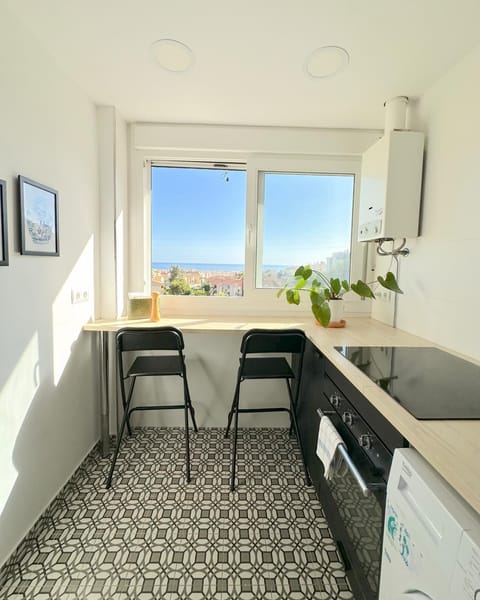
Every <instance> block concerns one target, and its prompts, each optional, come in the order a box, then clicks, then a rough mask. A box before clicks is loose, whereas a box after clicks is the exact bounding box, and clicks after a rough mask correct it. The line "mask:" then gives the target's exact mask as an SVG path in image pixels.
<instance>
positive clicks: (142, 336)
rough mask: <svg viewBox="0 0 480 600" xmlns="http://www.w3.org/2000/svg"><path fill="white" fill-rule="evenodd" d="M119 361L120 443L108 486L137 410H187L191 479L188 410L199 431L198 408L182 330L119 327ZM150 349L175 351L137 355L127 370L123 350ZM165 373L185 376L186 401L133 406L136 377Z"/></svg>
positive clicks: (184, 390) (188, 465)
mask: <svg viewBox="0 0 480 600" xmlns="http://www.w3.org/2000/svg"><path fill="white" fill-rule="evenodd" d="M116 343H117V364H118V377H119V381H120V391H121V396H122V404H123V419H122V425H121V427H120V433H119V434H118V439H117V445H116V448H115V452H114V455H113V458H112V464H111V466H110V472H109V475H108V478H107V483H106V487H107V489H108V488H109V487H110V486H111V483H112V476H113V470H114V468H115V463H116V462H117V457H118V451H119V449H120V443H121V441H122V437H123V432H124V430H125V425H126V426H127V429H128V434H129V435H131V434H132V430H131V427H130V415H131V414H132V413H133V412H134V411H136V410H174V409H183V411H184V413H185V460H186V479H187V483H188V482H189V481H190V437H189V431H188V413H189V412H190V416H191V418H192V423H193V428H194V430H195V431H197V424H196V423H195V411H194V410H193V406H192V401H191V399H190V392H189V390H188V382H187V371H186V368H185V357H184V355H183V349H184V343H183V335H182V332H181V331H180V330H178V329H176V328H175V327H155V328H151V327H132V328H124V329H120V330H119V331H118V332H117V336H116ZM151 350H166V351H174V353H170V354H154V355H149V356H144V355H142V356H137V357H136V358H135V359H134V361H133V363H132V364H131V365H130V368H129V369H128V372H127V374H126V375H125V374H124V366H123V362H124V359H123V354H124V352H141V351H151ZM164 375H179V376H180V377H182V379H183V396H184V403H183V404H174V405H154V406H135V407H133V408H130V404H131V401H132V396H133V388H134V387H135V381H136V380H137V377H149V376H150V377H151V376H154V377H156V376H164ZM127 379H128V380H130V385H129V388H128V394H126V393H125V382H126V380H127Z"/></svg>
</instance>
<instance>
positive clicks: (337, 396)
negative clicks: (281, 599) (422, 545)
mask: <svg viewBox="0 0 480 600" xmlns="http://www.w3.org/2000/svg"><path fill="white" fill-rule="evenodd" d="M318 409H320V410H321V411H322V412H323V413H325V414H327V415H328V416H329V417H330V419H331V421H332V423H333V425H334V426H335V428H336V429H337V431H338V432H339V433H340V435H341V437H342V439H343V441H344V445H345V448H346V450H347V452H348V454H349V456H350V457H351V459H352V463H353V464H355V466H356V468H357V469H358V472H359V473H360V475H361V477H362V478H363V479H364V483H365V484H366V485H367V486H368V491H367V492H366V493H364V492H363V490H362V488H361V486H359V482H358V480H357V479H356V477H355V476H354V474H353V473H352V471H351V470H349V469H348V468H344V470H343V472H342V473H340V474H336V475H334V476H333V477H332V478H331V480H328V481H327V480H326V479H325V478H324V476H323V472H324V470H323V465H322V463H321V461H320V460H319V458H318V457H317V454H316V447H317V438H318V429H319V425H320V416H319V414H318V413H317V410H318ZM298 424H299V431H300V435H301V436H302V443H303V446H304V449H305V455H306V456H305V459H306V463H307V468H308V470H309V473H310V477H311V479H312V482H313V485H314V486H315V490H316V492H317V495H318V498H319V500H320V502H321V504H322V508H323V511H324V513H325V516H326V518H327V521H328V524H329V527H330V529H331V531H332V535H333V537H334V539H335V542H336V544H337V547H338V550H339V554H340V556H341V557H342V560H343V563H344V565H345V571H346V573H347V576H348V578H349V581H350V584H351V586H352V589H353V592H354V594H355V598H356V599H357V600H375V599H376V598H377V592H378V579H379V569H380V558H381V540H382V534H383V518H384V508H385V492H386V481H387V477H388V471H389V467H390V463H391V457H392V453H393V449H394V448H396V447H401V446H405V445H407V444H406V442H405V440H404V439H403V437H402V436H401V435H400V434H399V432H398V431H396V430H395V429H394V427H393V426H392V425H391V424H390V423H389V422H388V421H387V420H386V419H385V418H384V417H383V416H382V415H381V414H380V413H379V412H378V411H377V409H375V407H373V406H372V405H371V404H370V402H369V401H368V400H367V399H366V398H365V397H364V396H363V395H362V394H361V393H360V392H359V390H358V389H357V388H356V387H355V386H354V385H353V384H352V383H351V382H350V381H349V380H348V379H347V378H346V377H345V376H344V375H343V374H342V373H341V372H340V371H339V370H338V369H337V368H336V367H335V366H334V365H333V364H332V363H330V362H329V361H328V360H327V359H326V358H325V357H324V356H323V355H322V354H321V353H320V352H319V350H317V348H316V347H315V346H314V345H313V344H312V343H311V342H308V343H307V348H306V352H305V359H304V371H303V378H302V385H301V389H300V396H299V402H298Z"/></svg>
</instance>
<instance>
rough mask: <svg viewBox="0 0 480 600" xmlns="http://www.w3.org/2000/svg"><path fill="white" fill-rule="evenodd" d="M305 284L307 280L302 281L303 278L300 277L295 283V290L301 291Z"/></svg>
mask: <svg viewBox="0 0 480 600" xmlns="http://www.w3.org/2000/svg"><path fill="white" fill-rule="evenodd" d="M306 283H307V280H306V279H304V278H303V277H300V278H299V280H298V281H297V283H296V284H295V289H296V290H301V289H302V288H303V287H305V284H306Z"/></svg>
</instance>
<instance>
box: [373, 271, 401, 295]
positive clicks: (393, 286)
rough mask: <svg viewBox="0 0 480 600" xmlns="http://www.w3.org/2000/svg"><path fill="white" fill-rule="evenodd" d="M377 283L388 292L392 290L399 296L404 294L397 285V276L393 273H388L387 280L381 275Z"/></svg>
mask: <svg viewBox="0 0 480 600" xmlns="http://www.w3.org/2000/svg"><path fill="white" fill-rule="evenodd" d="M377 281H378V283H379V284H380V285H381V286H383V287H384V288H386V289H387V290H391V291H392V292H396V293H397V294H403V291H402V290H401V289H400V286H399V285H398V283H397V280H396V278H395V275H394V274H393V273H392V272H391V271H388V273H387V274H386V275H385V279H384V278H383V277H382V276H381V275H379V276H378V277H377Z"/></svg>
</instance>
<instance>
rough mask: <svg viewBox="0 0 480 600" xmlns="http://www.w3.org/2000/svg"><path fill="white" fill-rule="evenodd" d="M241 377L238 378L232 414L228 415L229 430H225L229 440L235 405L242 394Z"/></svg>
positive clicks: (231, 409)
mask: <svg viewBox="0 0 480 600" xmlns="http://www.w3.org/2000/svg"><path fill="white" fill-rule="evenodd" d="M240 381H241V379H240V376H238V377H237V383H236V385H235V393H234V394H233V401H232V406H231V408H230V412H229V413H228V422H227V429H226V430H225V437H226V438H228V434H229V432H230V425H231V424H232V417H233V413H234V412H235V404H236V403H237V401H238V395H239V394H240Z"/></svg>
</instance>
